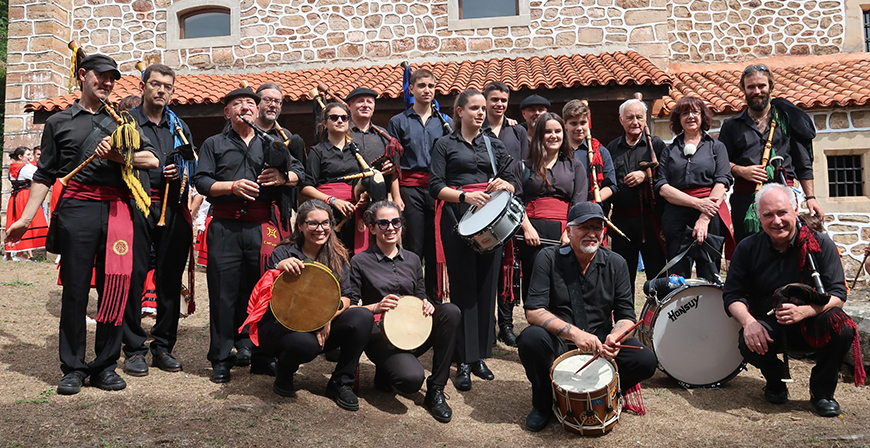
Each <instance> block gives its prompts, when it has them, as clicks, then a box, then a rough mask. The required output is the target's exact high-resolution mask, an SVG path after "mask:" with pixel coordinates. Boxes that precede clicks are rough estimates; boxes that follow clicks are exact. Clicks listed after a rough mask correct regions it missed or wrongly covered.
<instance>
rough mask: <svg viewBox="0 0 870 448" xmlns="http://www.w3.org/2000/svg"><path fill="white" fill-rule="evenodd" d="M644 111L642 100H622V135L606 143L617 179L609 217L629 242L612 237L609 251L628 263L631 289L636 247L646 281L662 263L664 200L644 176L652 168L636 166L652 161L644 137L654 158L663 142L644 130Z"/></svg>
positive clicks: (663, 259) (635, 273)
mask: <svg viewBox="0 0 870 448" xmlns="http://www.w3.org/2000/svg"><path fill="white" fill-rule="evenodd" d="M646 114H647V107H646V104H645V103H644V102H643V101H640V100H637V99H630V100H628V101H626V102H624V103H622V105H620V106H619V123H620V124H621V125H622V129H624V130H625V135H622V136H620V137H619V138H616V139H614V140H613V141H611V142H610V143H608V144H607V149H609V150H610V156H611V158H612V159H613V168H614V170H615V171H616V179H617V180H616V185H617V188H616V192H614V194H613V196H612V197H611V199H610V203H611V204H612V205H613V215H612V216H611V219H612V220H613V224H614V225H616V227H618V228H619V229H620V230H622V231H623V232H624V233H625V235H626V236H627V237H629V238H630V239H631V243H629V242H628V241H626V240H625V238H621V237H614V238H613V239H612V240H611V241H612V243H613V251H614V252H616V253H618V254H619V255H622V258H625V261H626V262H627V263H628V268H629V269H628V274H629V277H630V278H631V287H632V290H634V280H635V278H636V277H637V269H636V268H635V267H636V266H637V254H638V249H640V250H639V252H640V253H641V254H642V256H643V264H644V268H645V271H646V278H647V280H650V279H652V278H653V277H654V276H655V275H656V274H657V273H658V272H659V271H660V270H661V269H662V267H664V265H665V254H664V249H663V245H664V241H663V240H661V238H663V237H662V236H661V222H662V210H663V208H664V199H662V198H661V197H657V198H654V196H653V195H654V193H653V191H652V182H651V180H652V179H653V178H650V177H648V176H649V174H653V173H655V170H652V169H651V170H650V171H649V172H647V171H646V170H643V169H641V168H640V165H641V163H642V162H647V163H649V162H651V161H652V156H651V154H650V147H649V140H647V137H650V140H652V150H653V152H654V153H655V156H656V159H658V158H659V156H661V154H662V150H663V149H664V148H665V142H663V141H662V139H660V138H658V137H656V136H649V135H648V134H647V133H646V132H645V131H644V129H645V128H646ZM648 173H649V174H648ZM653 204H655V205H653Z"/></svg>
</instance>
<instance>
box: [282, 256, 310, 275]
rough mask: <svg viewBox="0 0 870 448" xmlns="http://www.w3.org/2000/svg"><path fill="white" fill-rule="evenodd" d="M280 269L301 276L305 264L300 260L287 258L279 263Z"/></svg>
mask: <svg viewBox="0 0 870 448" xmlns="http://www.w3.org/2000/svg"><path fill="white" fill-rule="evenodd" d="M278 269H280V270H282V271H284V272H287V273H290V274H293V275H300V274H302V269H305V263H303V262H302V260H300V259H298V258H293V257H290V258H285V259H283V260H281V261H279V262H278Z"/></svg>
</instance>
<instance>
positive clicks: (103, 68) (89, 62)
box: [79, 54, 121, 79]
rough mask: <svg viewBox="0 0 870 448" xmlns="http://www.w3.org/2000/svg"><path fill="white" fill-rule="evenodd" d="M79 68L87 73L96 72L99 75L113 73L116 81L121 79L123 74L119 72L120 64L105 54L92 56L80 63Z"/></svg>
mask: <svg viewBox="0 0 870 448" xmlns="http://www.w3.org/2000/svg"><path fill="white" fill-rule="evenodd" d="M79 68H83V69H85V71H86V72H87V71H91V70H93V71H95V72H97V73H105V72H113V73H114V75H115V79H121V72H120V71H118V63H117V62H115V60H114V59H112V58H110V57H108V56H106V55H104V54H92V55H90V56H88V57H86V58H84V59H82V61H81V62H80V63H79Z"/></svg>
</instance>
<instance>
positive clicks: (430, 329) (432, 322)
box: [380, 294, 435, 352]
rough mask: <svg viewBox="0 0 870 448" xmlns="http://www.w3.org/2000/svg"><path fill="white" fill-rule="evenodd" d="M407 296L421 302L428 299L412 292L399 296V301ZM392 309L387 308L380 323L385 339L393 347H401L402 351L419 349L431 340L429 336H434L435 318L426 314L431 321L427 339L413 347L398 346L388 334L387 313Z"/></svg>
mask: <svg viewBox="0 0 870 448" xmlns="http://www.w3.org/2000/svg"><path fill="white" fill-rule="evenodd" d="M406 297H408V298H412V299H417V300H419V301H420V302H421V303H422V302H423V301H424V300H426V299H421V298H420V297H417V296H413V295H410V294H406V295H403V296H401V297H399V301H401V300H402V299H404V298H406ZM390 311H392V310H387V311H385V312H384V316H383V317H382V318H381V321H380V324H381V331H382V332H383V333H384V339H386V340H387V342H389V343H390V345H392V346H393V347H395V348H397V349H399V350H402V351H408V352H410V351H414V350H417V349H418V348H420V347H421V346H422V345H423V344H425V343H426V341H427V340H429V338H430V337H431V336H432V330H433V329H434V328H435V319H433V318H432V315H428V316H426V320H427V321H428V322H429V335H428V336H426V339H423V342H421V343H420V344H418V345H417V346H416V347H412V348H402V347H397V346H396V344H395V343H393V341H391V340H390V338H389V337H388V335H387V328H386V325H387V324H386V320H387V315H388V314H390Z"/></svg>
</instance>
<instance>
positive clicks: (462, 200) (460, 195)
mask: <svg viewBox="0 0 870 448" xmlns="http://www.w3.org/2000/svg"><path fill="white" fill-rule="evenodd" d="M459 203H460V204H463V203H465V192H464V191H463V192H462V193H459Z"/></svg>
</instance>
